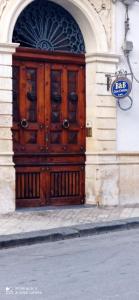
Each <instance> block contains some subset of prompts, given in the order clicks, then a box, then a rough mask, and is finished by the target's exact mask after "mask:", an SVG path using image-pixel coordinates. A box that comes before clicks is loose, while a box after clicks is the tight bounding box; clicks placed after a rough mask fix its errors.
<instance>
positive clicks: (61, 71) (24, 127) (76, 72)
mask: <svg viewBox="0 0 139 300" xmlns="http://www.w3.org/2000/svg"><path fill="white" fill-rule="evenodd" d="M19 54H20V55H19ZM19 54H18V53H17V57H16V55H15V59H14V68H13V128H12V131H13V142H14V143H13V145H14V162H15V167H16V195H17V205H18V206H24V207H28V206H43V205H69V204H82V203H84V191H85V178H84V176H85V175H84V174H85V171H84V162H85V82H84V81H85V69H84V63H79V60H81V61H82V62H83V58H79V57H78V58H77V64H76V63H71V58H69V57H68V56H67V58H66V56H65V63H61V62H60V56H59V55H58V56H57V58H56V59H55V60H54V59H52V54H51V55H50V61H49V55H47V59H46V61H45V59H44V53H43V55H41V54H40V56H39V58H38V61H37V60H36V58H35V59H34V61H33V60H32V61H31V60H30V52H29V57H28V54H27V53H26V55H25V56H24V55H23V56H22V54H21V53H19ZM18 55H19V56H18ZM33 55H34V54H33ZM35 60H36V61H35ZM68 60H69V61H70V63H69V62H68ZM74 60H75V58H74V57H73V61H74ZM61 61H62V62H63V55H62V58H61Z"/></svg>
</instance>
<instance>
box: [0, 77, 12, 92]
mask: <svg viewBox="0 0 139 300" xmlns="http://www.w3.org/2000/svg"><path fill="white" fill-rule="evenodd" d="M0 89H1V90H7V91H11V90H12V79H11V78H0Z"/></svg>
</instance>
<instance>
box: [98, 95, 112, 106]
mask: <svg viewBox="0 0 139 300" xmlns="http://www.w3.org/2000/svg"><path fill="white" fill-rule="evenodd" d="M96 104H97V106H103V107H105V106H106V107H116V100H115V98H114V97H112V96H99V97H97V103H96Z"/></svg>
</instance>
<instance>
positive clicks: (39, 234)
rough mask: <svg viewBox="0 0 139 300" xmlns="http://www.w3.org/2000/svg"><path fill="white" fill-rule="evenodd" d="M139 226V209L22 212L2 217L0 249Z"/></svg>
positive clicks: (75, 207)
mask: <svg viewBox="0 0 139 300" xmlns="http://www.w3.org/2000/svg"><path fill="white" fill-rule="evenodd" d="M129 227H130V228H131V227H139V206H138V205H134V206H130V207H128V206H123V207H121V206H117V207H106V206H105V207H104V206H100V207H97V206H93V205H84V206H69V207H44V208H35V209H20V210H16V211H15V212H14V213H8V214H1V215H0V249H1V248H3V247H11V246H17V245H23V244H24V245H25V244H31V243H36V242H46V241H48V242H50V241H56V240H62V239H67V238H73V237H80V236H84V235H92V234H98V233H101V232H106V231H110V230H116V229H128V228H129Z"/></svg>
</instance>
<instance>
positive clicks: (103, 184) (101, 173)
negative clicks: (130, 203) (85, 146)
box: [96, 165, 119, 205]
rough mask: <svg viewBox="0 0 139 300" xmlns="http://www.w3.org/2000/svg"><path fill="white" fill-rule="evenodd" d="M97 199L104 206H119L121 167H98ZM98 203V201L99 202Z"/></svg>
mask: <svg viewBox="0 0 139 300" xmlns="http://www.w3.org/2000/svg"><path fill="white" fill-rule="evenodd" d="M96 187H97V188H96V198H97V199H99V202H100V204H103V205H118V204H119V167H118V166H112V165H105V166H98V167H97V169H96ZM97 201H98V200H97Z"/></svg>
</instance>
